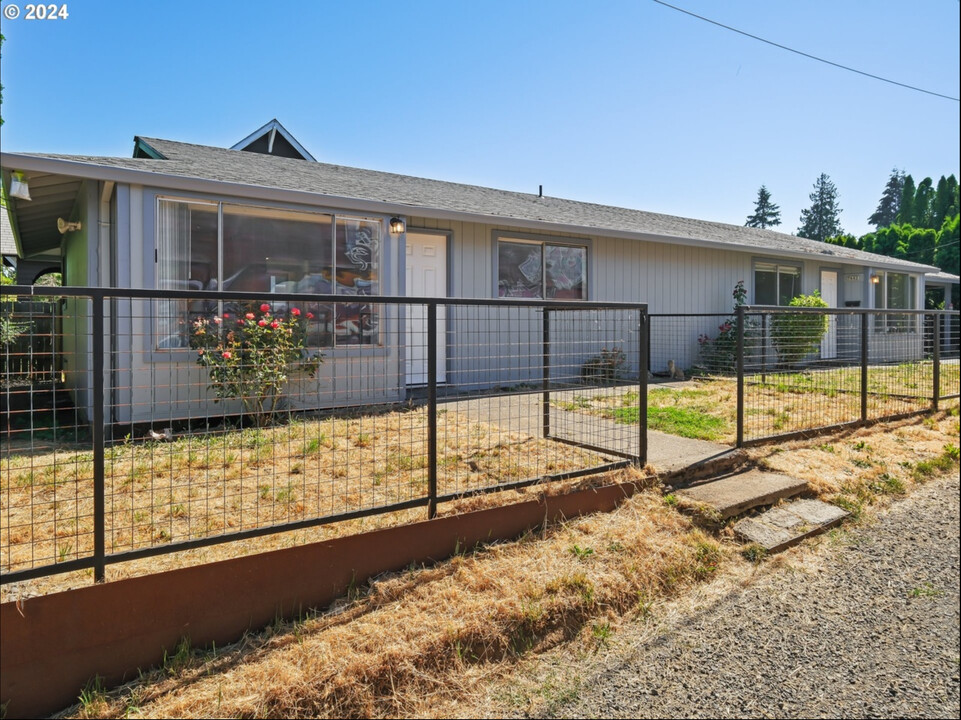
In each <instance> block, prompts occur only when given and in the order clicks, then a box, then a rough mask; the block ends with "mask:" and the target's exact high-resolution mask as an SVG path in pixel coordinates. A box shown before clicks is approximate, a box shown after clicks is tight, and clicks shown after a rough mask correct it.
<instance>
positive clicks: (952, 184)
mask: <svg viewBox="0 0 961 720" xmlns="http://www.w3.org/2000/svg"><path fill="white" fill-rule="evenodd" d="M957 214H958V181H957V178H955V177H954V175H950V176H949V177H944V175H942V176H941V178H940V179H939V180H938V189H937V190H935V192H934V202H933V203H932V204H931V227H934V228H938V229H940V228H941V226H942V225H943V224H944V221H945V220H948V219H950V218H952V217H954V216H955V215H957Z"/></svg>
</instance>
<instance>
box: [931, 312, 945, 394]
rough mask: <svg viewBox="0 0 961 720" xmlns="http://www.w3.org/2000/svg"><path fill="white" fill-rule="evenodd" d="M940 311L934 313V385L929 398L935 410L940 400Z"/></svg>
mask: <svg viewBox="0 0 961 720" xmlns="http://www.w3.org/2000/svg"><path fill="white" fill-rule="evenodd" d="M942 317H944V316H943V315H941V313H938V312H935V313H934V381H933V383H934V387H933V388H932V389H933V391H934V392H933V393H932V394H933V396H934V397H932V398H931V409H932V410H937V409H938V403H939V401H940V400H941V318H942Z"/></svg>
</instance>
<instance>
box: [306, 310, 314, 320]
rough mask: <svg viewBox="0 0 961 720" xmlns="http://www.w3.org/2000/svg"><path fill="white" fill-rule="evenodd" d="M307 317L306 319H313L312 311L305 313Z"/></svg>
mask: <svg viewBox="0 0 961 720" xmlns="http://www.w3.org/2000/svg"><path fill="white" fill-rule="evenodd" d="M307 319H308V320H313V319H314V314H313V313H312V312H309V313H307Z"/></svg>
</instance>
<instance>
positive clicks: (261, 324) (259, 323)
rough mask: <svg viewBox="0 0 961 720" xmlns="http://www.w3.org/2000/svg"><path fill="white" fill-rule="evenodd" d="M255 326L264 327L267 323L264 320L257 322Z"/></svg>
mask: <svg viewBox="0 0 961 720" xmlns="http://www.w3.org/2000/svg"><path fill="white" fill-rule="evenodd" d="M257 324H258V325H260V327H266V325H267V321H266V320H258V321H257Z"/></svg>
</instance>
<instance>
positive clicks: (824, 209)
mask: <svg viewBox="0 0 961 720" xmlns="http://www.w3.org/2000/svg"><path fill="white" fill-rule="evenodd" d="M808 197H809V198H810V200H811V207H809V208H807V209H806V210H802V211H801V227H799V228H798V231H797V234H798V235H800V236H801V237H804V238H810V239H811V240H820V241H821V242H823V241H824V240H825V239H826V238H829V237H832V236H834V235H841V234H843V233H844V230H843V229H842V228H841V220H840V217H841V208H839V207H838V189H837V187H835V185H834V183H833V182H831V178H829V177H828V176H827V174H826V173H821V176H820V177H819V178H818V179H817V181H815V183H814V192H812V193H811V194H810V195H809V196H808Z"/></svg>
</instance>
